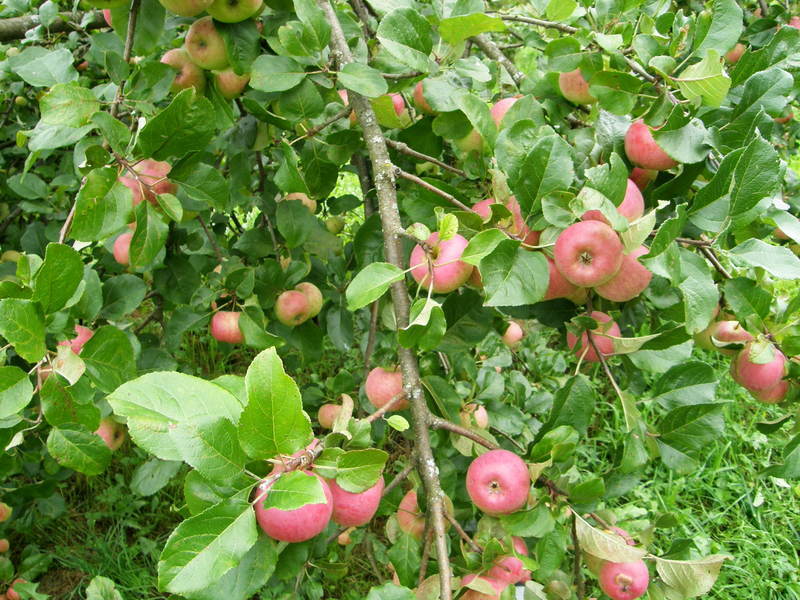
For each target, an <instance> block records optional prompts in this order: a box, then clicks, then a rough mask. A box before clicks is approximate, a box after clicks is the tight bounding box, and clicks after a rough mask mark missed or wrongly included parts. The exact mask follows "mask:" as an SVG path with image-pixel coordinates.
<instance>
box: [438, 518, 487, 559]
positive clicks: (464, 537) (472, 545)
mask: <svg viewBox="0 0 800 600" xmlns="http://www.w3.org/2000/svg"><path fill="white" fill-rule="evenodd" d="M444 517H445V519H447V520H448V521H450V524H451V525H452V526H453V529H455V530H456V533H458V535H459V536H460V537H461V539H462V540H464V541H465V542H467V545H469V547H470V548H472V550H473V552H483V548H481V547H480V546H479V545H478V543H477V542H476V541H475V540H473V539H472V538H471V537H469V536H468V535H467V532H466V531H464V528H463V527H461V524H460V523H459V522H458V521H456V519H455V517H453V515H451V514H450V513H449V512H447V511H445V513H444Z"/></svg>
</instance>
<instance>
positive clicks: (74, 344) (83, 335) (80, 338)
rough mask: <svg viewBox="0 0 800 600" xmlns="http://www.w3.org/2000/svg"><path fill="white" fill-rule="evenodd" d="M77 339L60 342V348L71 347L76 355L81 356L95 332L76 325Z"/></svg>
mask: <svg viewBox="0 0 800 600" xmlns="http://www.w3.org/2000/svg"><path fill="white" fill-rule="evenodd" d="M75 333H76V335H75V337H74V338H72V339H71V340H64V341H62V342H58V345H59V346H70V347H71V349H72V351H73V352H74V353H75V354H80V353H81V350H83V345H84V344H85V343H86V342H88V341H89V340H90V339H91V337H92V336H93V335H94V331H92V330H91V329H89V328H88V327H84V326H83V325H75Z"/></svg>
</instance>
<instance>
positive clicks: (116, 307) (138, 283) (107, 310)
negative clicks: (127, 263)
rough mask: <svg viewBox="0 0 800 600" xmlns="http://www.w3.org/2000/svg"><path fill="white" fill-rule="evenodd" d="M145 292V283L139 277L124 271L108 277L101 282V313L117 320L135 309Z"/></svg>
mask: <svg viewBox="0 0 800 600" xmlns="http://www.w3.org/2000/svg"><path fill="white" fill-rule="evenodd" d="M146 294H147V284H145V282H144V281H142V278H141V277H137V276H136V275H131V274H129V273H125V274H124V275H117V276H116V277H110V278H108V279H106V281H105V282H104V283H103V310H102V312H101V315H102V316H103V317H105V318H106V319H108V320H109V321H117V320H119V319H121V318H122V317H124V316H125V315H127V314H129V313H131V312H133V311H134V310H136V309H137V308H138V307H139V306H140V305H141V304H142V302H143V301H144V297H145V295H146Z"/></svg>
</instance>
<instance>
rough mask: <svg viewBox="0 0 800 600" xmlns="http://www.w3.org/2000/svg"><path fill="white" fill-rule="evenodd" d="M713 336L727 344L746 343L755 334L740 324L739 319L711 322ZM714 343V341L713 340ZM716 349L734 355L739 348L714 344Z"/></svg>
mask: <svg viewBox="0 0 800 600" xmlns="http://www.w3.org/2000/svg"><path fill="white" fill-rule="evenodd" d="M711 337H712V338H714V339H715V340H717V342H719V343H721V344H723V345H725V344H744V343H745V342H749V341H750V340H752V339H753V336H752V335H751V334H750V332H749V331H747V330H746V329H745V328H744V327H742V326H741V325H740V324H739V321H717V322H715V323H712V324H711ZM712 343H713V341H712ZM714 349H715V350H719V351H720V352H721V353H722V354H727V355H728V356H734V355H735V354H737V353H738V352H739V350H736V349H733V348H724V347H723V348H720V347H719V346H717V345H716V344H714Z"/></svg>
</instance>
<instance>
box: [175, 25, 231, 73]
mask: <svg viewBox="0 0 800 600" xmlns="http://www.w3.org/2000/svg"><path fill="white" fill-rule="evenodd" d="M183 44H184V47H185V48H186V51H187V52H188V53H189V57H190V58H191V59H192V62H194V64H196V65H197V66H198V67H200V68H202V69H206V70H207V71H221V70H222V69H224V68H225V67H227V66H228V52H227V51H226V50H225V40H223V39H222V35H221V34H220V33H219V31H217V28H216V27H215V26H214V21H213V19H212V18H211V17H203V18H202V19H198V20H197V21H195V22H194V23H192V26H191V27H189V32H188V33H187V34H186V40H185V41H184V43H183Z"/></svg>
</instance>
